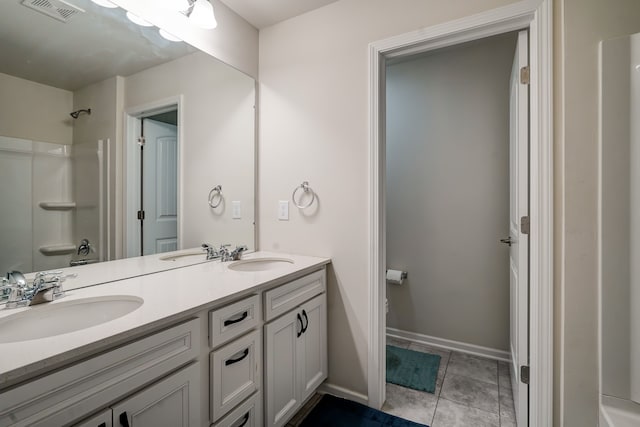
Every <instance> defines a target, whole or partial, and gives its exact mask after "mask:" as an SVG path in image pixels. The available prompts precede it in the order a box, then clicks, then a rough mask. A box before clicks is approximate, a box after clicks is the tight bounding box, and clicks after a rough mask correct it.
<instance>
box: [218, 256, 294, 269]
mask: <svg viewBox="0 0 640 427" xmlns="http://www.w3.org/2000/svg"><path fill="white" fill-rule="evenodd" d="M290 264H293V260H292V259H289V258H253V259H243V260H240V261H235V262H232V263H231V264H229V270H235V271H268V270H277V269H278V268H282V267H286V266H287V265H290Z"/></svg>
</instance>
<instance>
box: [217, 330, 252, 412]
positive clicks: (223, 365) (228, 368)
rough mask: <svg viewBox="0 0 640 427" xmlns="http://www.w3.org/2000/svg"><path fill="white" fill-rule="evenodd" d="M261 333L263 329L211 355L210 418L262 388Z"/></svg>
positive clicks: (227, 409)
mask: <svg viewBox="0 0 640 427" xmlns="http://www.w3.org/2000/svg"><path fill="white" fill-rule="evenodd" d="M261 355H262V334H261V331H260V330H257V331H254V332H251V333H250V334H248V335H245V336H244V337H241V338H238V339H237V340H235V341H233V342H231V343H230V344H227V345H226V346H224V347H222V348H221V349H219V350H216V351H214V352H213V353H211V355H210V361H211V372H210V375H211V379H210V383H211V405H210V408H211V420H212V421H214V422H215V421H217V420H218V419H220V418H221V417H222V416H223V415H224V414H226V413H227V412H228V411H229V410H230V409H231V408H233V407H234V406H236V405H237V404H239V403H240V402H242V401H243V400H244V399H246V398H247V397H249V396H250V395H251V394H253V393H254V392H255V391H257V390H259V389H260V384H261V382H262V358H261Z"/></svg>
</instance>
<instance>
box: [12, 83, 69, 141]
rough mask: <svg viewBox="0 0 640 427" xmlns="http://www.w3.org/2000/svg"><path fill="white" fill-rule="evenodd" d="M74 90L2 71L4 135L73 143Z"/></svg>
mask: <svg viewBox="0 0 640 427" xmlns="http://www.w3.org/2000/svg"><path fill="white" fill-rule="evenodd" d="M72 107H73V93H72V92H69V91H68V90H63V89H58V88H55V87H52V86H47V85H43V84H40V83H35V82H32V81H29V80H24V79H21V78H18V77H13V76H10V75H8V74H2V73H0V135H2V136H7V137H14V138H22V139H27V140H35V141H43V142H51V143H56V144H71V138H72V135H73V127H72V123H71V117H69V113H70V112H71V111H73V110H72Z"/></svg>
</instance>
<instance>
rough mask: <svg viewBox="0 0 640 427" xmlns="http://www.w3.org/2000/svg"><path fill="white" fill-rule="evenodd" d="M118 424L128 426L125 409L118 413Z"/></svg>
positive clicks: (123, 426)
mask: <svg viewBox="0 0 640 427" xmlns="http://www.w3.org/2000/svg"><path fill="white" fill-rule="evenodd" d="M120 425H121V426H122V427H129V417H128V416H127V411H124V412H123V413H121V414H120Z"/></svg>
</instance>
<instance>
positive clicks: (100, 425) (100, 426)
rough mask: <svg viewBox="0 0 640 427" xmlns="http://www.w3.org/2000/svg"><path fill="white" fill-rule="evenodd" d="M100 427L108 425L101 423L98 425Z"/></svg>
mask: <svg viewBox="0 0 640 427" xmlns="http://www.w3.org/2000/svg"><path fill="white" fill-rule="evenodd" d="M98 427H107V423H100V424H98Z"/></svg>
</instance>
